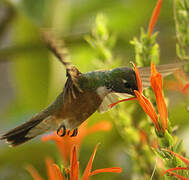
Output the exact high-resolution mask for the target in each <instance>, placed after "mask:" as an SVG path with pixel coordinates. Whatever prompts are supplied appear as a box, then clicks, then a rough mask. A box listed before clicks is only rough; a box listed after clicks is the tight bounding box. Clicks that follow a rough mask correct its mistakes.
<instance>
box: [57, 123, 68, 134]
mask: <svg viewBox="0 0 189 180" xmlns="http://www.w3.org/2000/svg"><path fill="white" fill-rule="evenodd" d="M57 135H58V136H60V137H64V136H65V135H66V127H65V126H64V125H61V126H60V127H59V128H58V129H57Z"/></svg>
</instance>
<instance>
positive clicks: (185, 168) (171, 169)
mask: <svg viewBox="0 0 189 180" xmlns="http://www.w3.org/2000/svg"><path fill="white" fill-rule="evenodd" d="M175 170H189V167H176V168H170V169H167V170H166V171H164V172H163V174H162V176H163V175H165V174H166V173H168V172H171V171H175Z"/></svg>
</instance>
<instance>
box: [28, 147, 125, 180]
mask: <svg viewBox="0 0 189 180" xmlns="http://www.w3.org/2000/svg"><path fill="white" fill-rule="evenodd" d="M97 147H98V146H96V147H95V150H94V151H93V153H92V155H91V157H90V160H89V162H88V165H87V167H86V168H85V171H84V174H83V177H82V180H90V177H91V176H93V175H95V174H99V173H104V172H113V173H121V172H122V168H120V167H112V168H104V169H97V170H94V171H92V172H91V169H92V164H93V160H94V157H95V154H96V151H97ZM46 168H47V174H48V179H49V180H66V179H65V177H64V175H63V174H62V172H61V170H60V168H59V167H58V166H57V165H56V164H54V163H53V161H52V160H51V159H50V158H47V159H46ZM26 170H27V171H28V172H29V173H30V174H31V176H32V177H33V179H34V180H43V178H42V177H41V176H40V175H39V174H38V172H37V171H36V170H35V169H34V168H33V167H31V166H28V167H26ZM67 174H69V177H70V179H69V180H79V161H78V160H77V152H76V146H74V147H73V150H72V154H71V158H70V171H67Z"/></svg>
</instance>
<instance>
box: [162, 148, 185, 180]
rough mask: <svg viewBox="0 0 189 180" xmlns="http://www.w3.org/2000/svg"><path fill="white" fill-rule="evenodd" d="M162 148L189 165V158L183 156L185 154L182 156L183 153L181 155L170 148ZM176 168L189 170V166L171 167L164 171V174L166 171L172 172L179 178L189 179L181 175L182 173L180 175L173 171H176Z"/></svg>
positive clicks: (182, 179)
mask: <svg viewBox="0 0 189 180" xmlns="http://www.w3.org/2000/svg"><path fill="white" fill-rule="evenodd" d="M162 150H164V151H167V152H169V153H171V154H172V155H173V156H176V157H177V158H179V159H180V160H181V161H182V162H184V163H185V164H186V165H187V166H189V159H187V158H185V157H183V156H181V155H179V154H177V153H175V152H173V151H171V150H169V149H162ZM175 170H189V167H175V168H170V169H167V170H166V171H164V173H163V174H162V176H163V175H165V174H166V173H169V174H171V175H173V176H175V177H177V178H179V179H181V180H189V178H186V177H183V176H181V175H179V174H177V173H175V172H172V171H175Z"/></svg>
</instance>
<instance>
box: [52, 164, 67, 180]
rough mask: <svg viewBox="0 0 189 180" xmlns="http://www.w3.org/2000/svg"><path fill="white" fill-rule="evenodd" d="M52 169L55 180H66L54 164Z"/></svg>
mask: <svg viewBox="0 0 189 180" xmlns="http://www.w3.org/2000/svg"><path fill="white" fill-rule="evenodd" d="M53 168H54V172H55V173H56V177H57V180H66V179H65V178H64V176H63V174H62V172H61V170H60V168H59V167H58V166H57V165H56V164H53Z"/></svg>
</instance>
